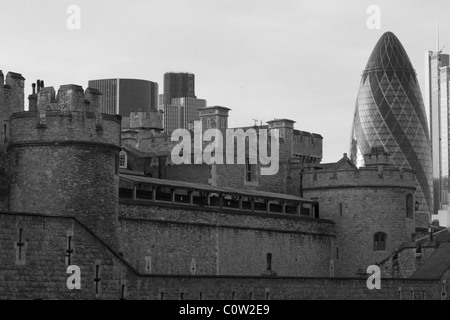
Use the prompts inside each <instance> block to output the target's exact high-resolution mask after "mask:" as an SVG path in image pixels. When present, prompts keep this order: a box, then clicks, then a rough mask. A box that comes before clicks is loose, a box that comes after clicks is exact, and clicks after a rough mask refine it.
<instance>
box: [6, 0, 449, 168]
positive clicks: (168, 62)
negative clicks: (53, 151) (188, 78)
mask: <svg viewBox="0 0 450 320" xmlns="http://www.w3.org/2000/svg"><path fill="white" fill-rule="evenodd" d="M70 5H77V6H79V7H80V9H81V29H80V30H70V29H68V28H67V25H66V22H67V19H68V18H69V14H67V12H66V10H67V8H68V6H70ZM370 5H377V6H379V7H380V9H381V29H380V30H370V29H368V28H367V25H366V22H367V19H368V18H369V16H370V15H369V14H368V13H367V12H366V11H367V8H368V7H369V6H370ZM449 9H450V2H449V1H448V0H432V1H418V0H390V1H380V0H374V1H364V0H363V1H362V0H351V1H350V0H349V1H336V0H327V1H317V0H315V1H310V0H308V1H304V0H281V1H274V0H272V1H267V0H239V1H237V0H142V1H140V0H139V1H138V0H128V1H114V0H108V1H104V0H95V1H92V0H91V1H84V0H71V1H66V0H57V1H56V0H40V1H32V2H31V1H24V0H16V1H8V2H5V3H2V8H1V10H0V21H2V36H1V44H2V45H1V47H0V48H1V51H0V58H1V59H0V61H1V63H0V69H2V70H3V72H4V73H5V74H6V72H7V71H15V72H19V73H22V74H23V75H24V77H25V78H26V79H27V81H26V86H27V91H26V94H27V95H28V94H29V93H30V91H31V83H32V82H35V80H36V79H43V80H44V81H45V85H46V86H54V87H55V89H57V88H59V86H60V85H62V84H69V83H74V84H79V85H82V86H83V87H84V88H86V86H87V82H88V80H89V79H99V78H138V79H146V80H151V81H156V82H158V84H159V86H160V93H162V90H163V85H162V84H163V83H162V82H163V81H162V80H163V74H164V73H165V72H168V71H175V72H191V73H194V74H195V76H196V95H197V97H199V98H203V99H206V100H207V101H208V105H222V106H226V107H229V108H231V109H232V111H231V114H230V119H229V125H230V126H232V127H234V126H244V125H251V124H253V123H254V122H253V120H252V119H257V120H262V121H264V122H265V121H268V120H272V119H274V118H290V119H293V120H295V121H296V122H297V123H296V128H297V129H300V130H303V131H309V132H314V133H319V134H321V135H322V136H323V137H324V159H323V162H332V161H337V160H339V159H340V158H341V157H342V154H343V153H344V152H348V147H349V138H350V130H351V124H352V116H353V112H354V107H355V101H356V95H357V92H358V88H359V82H360V76H361V72H362V70H363V69H364V67H365V64H366V63H367V60H368V58H369V55H370V53H371V52H372V49H373V47H374V46H375V44H376V42H377V40H378V39H379V37H380V36H381V35H382V34H383V33H384V32H386V31H392V32H393V33H395V34H396V35H397V37H398V38H399V39H400V41H401V42H402V44H403V46H404V47H405V49H406V51H407V53H408V55H409V57H410V59H411V61H412V63H413V66H414V68H415V69H416V70H417V73H418V77H419V80H420V84H421V89H422V90H423V89H424V81H423V79H424V52H425V51H427V50H435V47H436V40H435V25H436V21H439V23H440V29H441V32H440V33H441V43H442V46H443V45H444V44H446V43H448V44H449V45H448V50H445V49H444V51H445V52H450V10H449ZM422 93H423V92H422Z"/></svg>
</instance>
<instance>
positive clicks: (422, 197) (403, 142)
mask: <svg viewBox="0 0 450 320" xmlns="http://www.w3.org/2000/svg"><path fill="white" fill-rule="evenodd" d="M373 147H383V148H384V150H385V151H386V152H388V153H389V154H391V161H392V162H393V164H394V165H396V166H398V167H402V168H410V169H412V170H414V171H415V173H416V177H417V181H418V186H417V190H416V193H415V196H414V200H415V201H417V203H416V204H415V206H417V207H418V216H416V226H419V227H427V226H428V223H429V220H430V218H431V216H430V215H431V213H432V211H433V193H432V162H431V143H430V138H429V129H428V122H427V118H426V112H425V107H424V104H423V100H422V95H421V92H420V88H419V83H418V80H417V76H416V72H415V70H414V68H413V66H412V64H411V61H410V59H409V57H408V55H407V54H406V51H405V49H404V48H403V46H402V44H401V43H400V41H399V40H398V39H397V37H396V36H395V35H394V34H393V33H391V32H387V33H385V34H383V36H382V37H381V38H380V40H379V41H378V42H377V44H376V46H375V48H374V50H373V52H372V54H371V56H370V58H369V61H368V63H367V65H366V68H365V69H364V71H363V74H362V79H361V83H360V88H359V92H358V96H357V101H356V107H355V113H354V120H353V127H352V131H351V145H350V154H351V158H352V160H353V161H354V162H355V163H356V164H357V166H358V167H360V166H364V158H363V156H364V155H365V154H368V153H370V152H371V148H373Z"/></svg>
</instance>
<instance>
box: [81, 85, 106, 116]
mask: <svg viewBox="0 0 450 320" xmlns="http://www.w3.org/2000/svg"><path fill="white" fill-rule="evenodd" d="M84 99H85V101H89V105H88V106H86V108H87V109H89V111H94V112H100V106H101V105H102V93H101V92H100V91H98V90H97V89H94V88H87V89H86V92H85V93H84ZM86 111H87V110H86Z"/></svg>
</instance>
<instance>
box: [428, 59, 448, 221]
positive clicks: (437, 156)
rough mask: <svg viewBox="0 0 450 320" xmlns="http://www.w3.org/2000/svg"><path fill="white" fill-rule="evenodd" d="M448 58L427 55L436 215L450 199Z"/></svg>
mask: <svg viewBox="0 0 450 320" xmlns="http://www.w3.org/2000/svg"><path fill="white" fill-rule="evenodd" d="M449 81H450V72H449V55H448V54H443V53H441V52H432V51H428V52H426V53H425V103H426V110H427V112H428V114H429V120H430V138H431V148H432V159H433V193H434V214H437V213H438V212H437V211H438V210H439V209H443V208H444V206H446V205H447V206H448V200H449V184H448V177H449V154H450V149H449V115H450V112H449V111H450V110H449Z"/></svg>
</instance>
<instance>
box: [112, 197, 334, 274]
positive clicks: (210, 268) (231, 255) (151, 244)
mask: <svg viewBox="0 0 450 320" xmlns="http://www.w3.org/2000/svg"><path fill="white" fill-rule="evenodd" d="M119 214H120V226H121V243H122V244H123V247H122V249H121V250H122V252H124V257H125V258H126V259H127V260H128V261H130V262H131V263H132V265H133V266H134V267H135V268H136V269H138V270H140V271H141V272H145V268H146V267H147V262H146V257H151V261H152V267H151V269H152V273H155V274H163V273H168V274H190V273H191V272H192V266H193V265H192V264H193V263H194V264H195V269H196V271H195V272H196V274H197V275H261V274H263V273H264V272H266V271H270V270H267V254H268V253H270V254H271V255H272V263H271V265H272V267H271V271H274V272H276V273H277V274H278V275H279V276H322V277H326V276H329V264H330V256H331V254H332V252H333V250H334V248H333V246H334V237H335V235H334V225H333V223H332V222H330V221H326V220H317V219H310V218H303V217H296V216H289V215H281V214H259V213H255V214H245V213H242V212H235V213H230V212H223V213H221V212H218V211H216V210H207V209H203V211H202V210H200V209H199V210H192V209H191V210H189V209H186V208H182V207H178V208H177V207H176V206H164V205H158V206H156V205H152V204H145V203H144V202H142V201H127V200H121V204H120V206H119ZM147 259H148V258H147ZM193 259H194V260H195V262H193Z"/></svg>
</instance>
